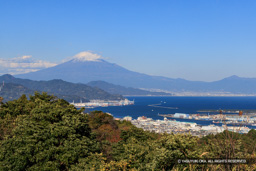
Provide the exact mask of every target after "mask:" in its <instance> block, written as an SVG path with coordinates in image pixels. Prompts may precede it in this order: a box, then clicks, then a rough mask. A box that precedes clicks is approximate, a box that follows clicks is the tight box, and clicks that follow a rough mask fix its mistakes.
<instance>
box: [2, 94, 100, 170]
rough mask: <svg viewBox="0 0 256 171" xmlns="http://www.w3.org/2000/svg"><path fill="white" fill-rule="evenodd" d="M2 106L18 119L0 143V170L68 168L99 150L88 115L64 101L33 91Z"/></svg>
mask: <svg viewBox="0 0 256 171" xmlns="http://www.w3.org/2000/svg"><path fill="white" fill-rule="evenodd" d="M21 101H23V102H25V104H23V103H22V102H21ZM20 105H21V106H20ZM14 106H15V107H20V110H19V111H21V114H19V113H18V111H16V109H14V108H13V107H14ZM8 107H9V108H8ZM30 107H31V108H30ZM4 108H5V110H4V112H7V114H9V115H10V114H11V115H13V116H17V118H16V119H15V122H14V124H15V127H14V128H13V130H12V133H11V134H10V136H8V137H7V138H6V139H4V140H2V141H1V142H0V149H1V151H0V170H68V169H69V168H71V167H72V166H75V165H76V164H78V163H79V161H80V160H81V159H83V158H87V157H90V156H93V155H97V153H98V152H100V147H99V143H97V142H96V141H95V140H94V139H93V137H92V136H91V130H90V128H89V125H88V118H87V115H84V114H81V112H82V110H77V109H76V108H75V107H74V106H73V105H69V103H67V102H66V101H63V100H61V99H56V98H55V97H54V96H49V95H47V94H46V93H43V94H39V93H36V94H35V96H31V97H30V100H26V99H25V98H24V97H22V98H21V99H19V100H17V101H13V102H8V103H7V105H6V106H5V107H4ZM4 112H3V113H2V115H4V116H7V114H6V113H4Z"/></svg>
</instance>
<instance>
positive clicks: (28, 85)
mask: <svg viewBox="0 0 256 171" xmlns="http://www.w3.org/2000/svg"><path fill="white" fill-rule="evenodd" d="M3 81H4V82H5V85H6V83H13V84H16V85H17V86H15V87H14V86H12V88H8V87H7V86H4V89H3V90H2V93H5V96H4V98H5V99H9V98H8V97H7V96H8V93H10V91H12V92H17V93H16V96H13V98H12V99H16V98H17V97H19V96H20V95H22V92H26V93H27V94H33V92H34V91H39V92H47V93H49V94H54V95H56V96H57V97H59V98H63V99H65V100H67V101H69V102H72V101H73V100H74V101H75V102H78V101H80V100H83V102H84V101H88V100H93V99H99V100H120V99H124V98H123V97H122V96H121V95H112V94H110V93H108V92H106V91H104V90H101V89H99V88H95V87H90V86H88V85H85V84H74V83H69V82H66V81H63V80H50V81H32V80H28V79H20V78H15V77H13V76H12V75H8V74H6V75H3V76H0V82H3ZM18 85H19V86H18ZM20 86H22V87H23V89H24V90H22V89H21V87H20ZM6 87H7V89H6ZM25 90H26V91H25ZM26 93H25V94H26Z"/></svg>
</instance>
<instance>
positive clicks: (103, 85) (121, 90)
mask: <svg viewBox="0 0 256 171" xmlns="http://www.w3.org/2000/svg"><path fill="white" fill-rule="evenodd" d="M87 85H89V86H91V87H98V88H100V89H102V90H104V91H106V92H108V93H111V94H121V95H124V96H125V95H126V96H132V95H134V96H171V95H173V94H170V93H164V92H151V91H146V90H140V89H136V88H132V87H124V86H120V85H114V84H111V83H107V82H105V81H91V82H89V83H88V84H87Z"/></svg>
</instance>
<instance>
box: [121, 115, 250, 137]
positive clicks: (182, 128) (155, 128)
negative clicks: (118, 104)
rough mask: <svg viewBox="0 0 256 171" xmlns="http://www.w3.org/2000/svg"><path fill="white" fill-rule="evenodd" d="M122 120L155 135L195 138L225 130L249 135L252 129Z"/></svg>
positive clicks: (144, 119) (166, 120) (177, 122)
mask: <svg viewBox="0 0 256 171" xmlns="http://www.w3.org/2000/svg"><path fill="white" fill-rule="evenodd" d="M121 120H126V121H130V122H131V123H132V124H133V125H134V126H136V127H137V128H142V129H143V130H145V131H150V132H155V133H167V134H172V133H173V134H177V133H182V134H183V133H189V134H191V135H193V136H198V137H203V136H206V135H209V134H217V133H221V132H223V131H224V130H228V131H232V132H237V133H241V134H243V133H248V132H249V131H250V129H249V128H248V127H246V126H237V127H236V126H227V125H224V124H223V125H222V126H216V125H213V124H212V125H206V126H202V125H198V124H197V123H195V122H180V121H176V120H173V119H172V120H170V119H167V118H166V117H164V120H153V119H152V118H147V117H145V116H141V117H138V118H137V119H132V117H130V116H126V117H124V118H122V119H121Z"/></svg>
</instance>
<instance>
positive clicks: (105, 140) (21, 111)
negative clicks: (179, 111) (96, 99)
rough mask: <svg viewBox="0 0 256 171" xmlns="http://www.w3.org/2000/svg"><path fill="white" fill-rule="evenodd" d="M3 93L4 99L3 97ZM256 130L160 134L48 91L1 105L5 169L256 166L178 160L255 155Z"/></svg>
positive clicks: (1, 164)
mask: <svg viewBox="0 0 256 171" xmlns="http://www.w3.org/2000/svg"><path fill="white" fill-rule="evenodd" d="M1 100H2V98H0V101H1ZM255 140H256V131H255V130H251V131H250V132H249V133H248V134H236V133H231V132H228V131H225V132H223V133H220V134H217V135H209V136H207V137H204V138H198V137H194V136H191V135H190V134H176V135H174V134H156V133H150V132H147V131H143V130H142V129H139V128H136V127H134V126H133V125H132V124H131V123H130V122H127V121H116V120H114V118H113V117H112V116H111V115H109V114H106V113H103V112H101V111H94V112H92V113H89V114H85V113H83V109H80V110H77V109H76V108H75V107H74V106H73V105H70V104H69V103H68V102H67V101H65V100H62V99H58V98H56V97H55V96H51V95H48V94H46V93H42V94H40V93H35V94H34V95H33V96H30V98H29V99H28V98H27V97H26V96H25V95H23V96H21V97H20V98H19V99H17V100H13V101H8V102H6V103H1V106H0V149H1V150H0V170H3V171H5V170H6V171H7V170H255V169H256V164H255V163H251V164H228V165H220V164H219V165H216V164H211V165H210V164H208V165H199V164H179V163H178V162H177V159H195V158H196V159H206V158H208V159H209V158H219V159H229V158H247V159H248V158H255V157H256V153H255Z"/></svg>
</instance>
